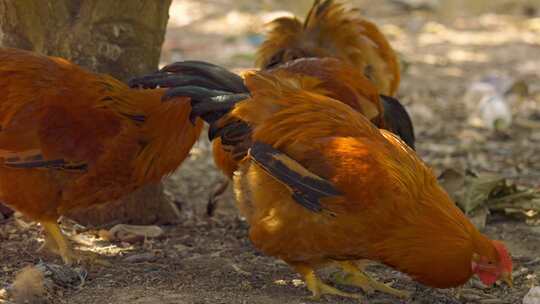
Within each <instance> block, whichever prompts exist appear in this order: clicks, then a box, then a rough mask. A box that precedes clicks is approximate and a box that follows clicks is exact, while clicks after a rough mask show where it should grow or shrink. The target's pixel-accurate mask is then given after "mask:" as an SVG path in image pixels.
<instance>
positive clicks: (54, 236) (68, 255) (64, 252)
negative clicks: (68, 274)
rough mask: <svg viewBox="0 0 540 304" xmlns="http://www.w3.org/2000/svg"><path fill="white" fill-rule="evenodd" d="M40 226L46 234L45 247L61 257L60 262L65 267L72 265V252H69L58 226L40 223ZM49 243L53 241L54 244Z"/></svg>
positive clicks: (52, 223) (68, 246)
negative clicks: (61, 261)
mask: <svg viewBox="0 0 540 304" xmlns="http://www.w3.org/2000/svg"><path fill="white" fill-rule="evenodd" d="M41 225H42V226H43V228H44V229H45V231H46V232H47V237H46V238H45V245H47V246H48V247H49V249H51V250H52V251H57V253H58V254H59V255H60V256H61V257H62V260H63V261H64V263H65V264H66V265H71V264H72V263H73V251H72V250H71V246H70V245H69V241H68V240H67V239H66V237H65V236H64V234H63V233H62V230H60V226H58V223H56V222H41ZM51 241H54V243H52V242H51ZM55 245H56V246H55ZM53 246H54V247H53Z"/></svg>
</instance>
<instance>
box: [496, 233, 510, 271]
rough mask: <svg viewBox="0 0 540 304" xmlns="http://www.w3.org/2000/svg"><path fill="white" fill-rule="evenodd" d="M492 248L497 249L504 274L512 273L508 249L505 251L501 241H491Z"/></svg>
mask: <svg viewBox="0 0 540 304" xmlns="http://www.w3.org/2000/svg"><path fill="white" fill-rule="evenodd" d="M493 246H495V249H497V253H498V254H499V259H500V261H501V265H502V267H503V269H504V270H505V271H506V272H509V273H512V257H511V256H510V253H509V252H508V249H506V245H504V243H503V242H501V241H493Z"/></svg>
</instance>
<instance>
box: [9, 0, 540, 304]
mask: <svg viewBox="0 0 540 304" xmlns="http://www.w3.org/2000/svg"><path fill="white" fill-rule="evenodd" d="M252 2H257V1H226V0H216V1H191V0H190V1H181V0H177V1H174V4H173V7H172V9H171V17H172V18H171V22H170V24H169V31H168V34H167V41H166V42H165V45H164V51H163V57H162V58H163V63H164V64H165V63H168V62H170V61H174V60H179V59H188V58H191V59H204V60H208V61H212V62H216V63H219V64H224V65H226V66H228V67H230V68H249V67H250V66H251V65H252V62H253V58H254V55H253V54H254V50H255V49H256V47H257V41H258V40H259V39H260V36H258V35H257V34H255V33H258V32H260V31H261V25H262V24H263V23H264V21H265V20H266V19H268V18H269V17H270V16H271V15H269V12H271V11H274V10H287V9H290V10H292V11H293V12H294V13H295V14H299V15H300V16H302V15H303V14H304V12H305V11H307V9H308V8H309V5H310V3H311V1H298V2H295V1H289V2H291V3H287V2H285V1H277V0H276V1H261V2H260V3H259V2H257V3H252ZM442 2H444V1H442ZM457 2H459V3H461V2H460V1H457ZM473 2H474V1H473ZM353 3H354V4H355V5H358V6H359V7H361V8H362V11H363V12H364V13H365V15H366V16H367V17H369V18H370V19H372V20H374V21H375V22H376V23H377V24H378V25H380V26H381V28H382V30H383V31H384V32H385V34H387V35H388V37H389V39H390V40H391V43H392V45H394V47H395V49H396V50H397V51H398V52H399V54H400V56H401V58H402V61H403V64H404V69H403V73H402V85H401V89H400V94H399V95H400V98H401V100H402V101H403V102H404V103H405V104H406V105H407V107H408V109H409V110H410V112H411V114H412V116H413V121H414V123H415V128H416V135H417V142H418V147H417V150H418V153H419V154H420V155H421V157H422V158H423V159H424V160H425V161H426V162H427V163H429V164H430V165H431V166H433V168H434V170H435V171H436V172H441V171H442V170H444V169H447V168H458V169H463V168H470V169H472V170H475V171H477V172H495V173H498V174H501V175H503V176H505V177H507V178H509V179H510V180H511V181H514V182H516V183H518V184H520V185H525V186H529V187H538V186H539V185H540V82H539V80H540V59H539V58H540V56H539V54H540V18H539V17H536V18H534V15H535V14H536V11H535V9H536V10H538V9H540V6H534V5H533V4H534V2H532V1H494V2H491V4H490V5H489V6H488V5H487V4H486V7H485V8H482V9H480V11H474V13H471V12H467V10H468V8H467V7H463V8H462V9H458V10H457V12H456V10H454V11H452V14H450V13H449V11H450V9H447V8H445V7H442V8H439V9H435V10H427V11H426V10H420V11H408V10H404V9H402V8H399V7H398V6H396V5H393V4H391V1H380V3H379V2H377V4H376V5H374V2H372V1H353ZM370 3H371V4H370ZM531 3H533V4H531ZM474 9H475V10H477V9H478V8H477V7H475V8H474ZM471 10H473V9H472V8H471ZM530 15H533V16H530ZM492 73H504V74H506V75H508V76H509V77H511V78H514V79H524V80H525V82H526V83H527V84H528V86H529V91H530V94H529V96H528V97H526V98H525V99H523V100H522V101H520V102H518V103H515V104H513V105H512V111H513V115H514V124H513V125H512V127H511V128H510V129H508V130H505V131H504V132H502V133H494V132H493V131H490V130H488V129H484V128H479V127H475V126H472V125H471V124H469V123H468V122H467V119H468V116H469V113H470V111H469V110H467V109H470V108H471V106H474V105H470V104H466V102H465V100H464V98H463V95H464V92H465V91H466V89H467V87H468V86H469V85H470V83H471V82H473V81H474V80H476V79H478V78H479V77H482V76H486V75H490V74H492ZM222 179H223V177H222V176H221V175H220V173H219V172H218V171H217V170H216V169H215V167H214V165H213V163H212V159H211V152H210V145H209V143H208V141H207V139H206V137H205V135H203V136H202V137H201V140H200V142H199V143H198V144H197V145H196V146H195V148H194V150H193V152H192V155H191V157H190V159H189V160H188V161H187V162H186V163H185V164H183V165H182V167H181V168H180V169H179V170H178V172H177V173H175V174H174V175H173V176H171V177H170V178H169V179H168V180H167V181H166V186H167V192H168V193H169V194H170V195H171V196H172V197H174V199H175V200H176V202H177V204H178V206H179V207H180V209H181V212H182V218H181V219H180V220H179V223H178V224H176V225H169V226H164V227H163V228H164V229H165V234H164V235H163V236H162V237H160V238H157V239H148V240H146V241H144V242H141V243H136V244H127V243H110V242H108V241H105V240H102V239H100V238H99V237H98V233H97V230H95V229H90V230H86V231H85V232H83V233H80V234H77V235H76V234H75V233H70V235H71V236H72V237H73V239H76V240H77V244H78V245H77V246H78V247H79V249H80V250H90V251H94V252H97V253H99V254H101V255H102V256H103V258H104V259H106V260H107V261H109V262H110V263H111V264H112V265H111V266H99V265H96V264H92V265H83V267H84V268H85V269H86V270H87V273H88V277H87V278H86V281H85V283H84V285H82V286H81V287H79V288H56V289H55V290H54V291H53V293H52V294H51V296H50V298H49V300H48V301H49V302H51V303H69V304H78V303H80V304H83V303H111V304H118V303H137V304H143V303H148V304H150V303H200V304H203V303H261V304H266V303H267V304H276V303H312V301H311V300H309V299H308V298H307V296H308V295H309V292H308V291H307V289H306V288H305V286H304V285H303V284H302V282H301V281H299V276H298V275H297V274H295V273H294V272H293V271H291V270H290V269H289V268H288V266H287V265H285V264H284V263H283V262H281V261H279V260H276V259H274V258H272V257H267V256H264V255H262V254H261V253H259V252H257V250H256V249H255V248H253V246H252V245H251V244H250V241H249V239H248V237H247V229H248V227H247V224H246V223H245V222H244V221H242V220H241V219H240V218H239V217H238V216H237V213H236V210H235V208H234V204H233V200H232V196H231V194H230V190H229V193H228V195H227V196H226V198H225V199H224V200H223V201H222V203H221V204H220V205H219V206H218V209H217V213H216V215H215V216H214V217H212V218H209V217H207V216H206V215H205V205H206V201H207V198H208V195H209V194H210V192H211V191H212V189H214V188H215V187H216V185H217V184H218V183H219V182H220V181H221V180H222ZM76 228H77V226H76V225H73V224H72V223H69V222H67V223H66V224H65V225H64V229H65V230H67V231H68V232H70V231H75V230H77V229H76ZM485 232H486V233H487V234H488V235H489V236H490V237H492V238H496V239H501V240H503V241H505V242H506V243H507V244H508V246H509V248H510V251H511V252H512V255H513V258H514V263H515V273H514V274H515V278H514V280H515V281H514V282H515V286H514V288H508V287H505V286H504V287H503V286H495V287H492V288H484V287H482V285H481V284H480V283H479V282H478V281H477V280H476V279H473V280H471V281H470V282H469V283H468V284H467V285H466V286H464V288H463V289H461V290H458V289H448V290H436V289H431V288H427V287H424V286H421V285H419V284H418V283H416V282H414V281H412V280H410V279H409V278H408V277H407V276H405V275H402V274H400V273H398V272H396V271H393V270H391V269H389V268H386V267H383V266H378V265H377V266H374V267H372V268H370V270H371V273H372V274H373V275H374V276H375V277H376V278H379V279H380V280H382V281H384V282H393V286H395V287H397V288H403V289H406V290H409V291H411V292H413V296H412V298H411V299H409V300H408V301H402V300H398V299H395V298H392V297H389V296H386V295H382V294H379V293H375V294H373V295H370V296H368V297H367V298H366V299H367V302H369V303H426V304H427V303H430V304H431V303H433V304H436V303H440V304H446V303H479V304H489V303H492V304H497V303H521V299H522V298H523V296H524V295H525V293H526V292H527V291H528V290H529V289H530V288H531V287H532V286H538V285H539V284H540V282H539V281H540V220H539V219H538V218H534V217H530V218H524V217H509V216H506V215H505V214H497V213H494V214H491V215H490V216H489V218H488V223H487V226H486V228H485ZM42 242H43V239H42V237H41V234H40V228H39V226H37V225H36V224H33V223H26V222H24V221H23V220H22V219H15V218H13V217H12V218H10V219H7V220H3V221H1V222H0V261H1V264H0V289H2V288H7V287H8V286H9V285H10V284H11V283H12V282H13V280H14V277H15V274H16V273H17V272H18V271H19V270H20V269H22V268H23V267H25V266H27V265H33V264H36V263H38V262H39V261H40V260H41V259H43V260H45V261H47V262H56V263H60V260H59V259H58V258H57V257H55V256H52V255H46V254H44V253H36V250H37V248H38V247H39V246H40V245H41V244H42ZM133 256H137V257H141V258H140V261H135V262H133V261H131V260H130V259H129V257H132V258H133ZM126 258H128V259H127V260H126ZM328 274H329V273H328V272H325V273H323V277H325V278H328ZM345 289H346V288H345ZM5 301H6V300H2V293H1V292H0V303H4V302H5ZM321 302H322V303H355V301H352V300H349V299H343V298H338V297H326V298H324V299H322V300H321Z"/></svg>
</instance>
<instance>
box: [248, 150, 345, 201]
mask: <svg viewBox="0 0 540 304" xmlns="http://www.w3.org/2000/svg"><path fill="white" fill-rule="evenodd" d="M249 157H250V159H251V160H252V161H253V162H255V163H256V164H257V165H258V166H259V167H261V168H262V169H263V170H264V171H266V172H267V173H269V174H270V175H271V176H272V177H274V178H275V179H276V180H278V181H279V182H281V183H282V184H284V185H285V186H286V187H287V188H289V189H290V190H291V193H292V198H293V199H294V200H295V201H296V202H297V203H299V204H300V205H302V206H304V207H305V208H307V209H309V210H311V211H313V212H321V211H323V210H324V208H323V207H322V205H321V199H324V198H327V197H335V196H340V195H342V193H341V192H340V191H339V190H338V189H336V188H335V187H334V185H333V184H332V183H330V182H328V181H327V180H325V179H323V178H320V177H319V176H317V175H315V174H313V173H311V172H310V171H309V170H307V169H306V168H304V167H303V166H302V165H301V164H299V163H298V162H296V161H295V160H294V159H292V158H290V157H289V156H287V155H286V154H284V153H282V152H281V151H279V150H277V149H275V148H273V147H272V146H270V145H268V144H265V143H262V142H255V143H254V144H253V146H252V147H251V149H250V150H249Z"/></svg>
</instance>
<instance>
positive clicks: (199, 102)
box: [141, 63, 512, 298]
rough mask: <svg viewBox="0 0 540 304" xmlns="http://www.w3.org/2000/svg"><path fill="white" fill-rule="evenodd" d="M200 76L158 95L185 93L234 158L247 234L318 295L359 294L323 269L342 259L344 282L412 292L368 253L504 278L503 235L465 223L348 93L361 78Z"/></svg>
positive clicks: (408, 264)
mask: <svg viewBox="0 0 540 304" xmlns="http://www.w3.org/2000/svg"><path fill="white" fill-rule="evenodd" d="M179 66H181V63H180V64H177V65H176V66H175V67H176V68H177V69H178V70H181V69H180V68H179ZM213 70H214V71H216V70H217V69H213ZM200 75H202V74H200ZM339 75H344V73H340V74H339ZM167 76H168V77H170V75H167ZM177 77H178V79H177V82H178V83H181V81H180V78H182V75H181V74H179V75H177ZM184 77H185V78H186V79H190V80H192V76H190V75H185V76H184ZM202 78H203V79H197V80H196V81H186V82H188V83H189V84H188V85H181V84H180V85H178V86H174V88H171V89H170V90H169V91H168V92H167V93H166V94H165V98H166V99H169V98H174V97H175V96H188V97H190V98H191V104H192V114H191V117H192V119H194V118H195V117H200V118H202V119H203V120H205V121H206V122H208V123H209V124H210V131H209V136H210V138H220V139H221V141H222V142H223V144H224V147H225V148H226V149H227V150H228V151H230V153H231V155H232V156H233V157H234V159H235V160H237V161H238V170H237V171H236V172H235V174H234V188H235V194H236V201H237V206H238V208H239V209H240V211H241V213H242V214H243V216H245V217H246V219H247V221H248V222H249V224H250V231H249V236H250V239H251V240H252V242H253V244H254V245H255V247H257V248H258V249H260V250H261V251H262V252H264V253H265V254H268V255H271V256H274V257H276V258H279V259H282V260H283V261H285V262H286V263H287V264H289V265H290V266H291V267H292V268H293V269H294V270H296V271H297V272H298V273H299V274H300V275H302V277H303V278H304V280H305V282H306V285H307V288H308V289H309V290H310V291H311V292H312V294H313V297H314V298H319V297H320V296H322V295H325V294H331V295H339V296H345V297H353V298H359V297H360V296H359V295H357V294H352V293H346V292H344V291H341V290H338V289H337V288H334V287H331V286H330V285H327V284H326V283H324V282H323V281H321V280H320V279H319V278H318V276H317V275H316V270H317V269H319V268H321V267H324V266H326V265H329V264H335V265H337V266H339V267H340V268H341V270H342V272H343V277H342V280H341V281H342V283H344V284H348V285H352V286H356V287H360V288H362V289H363V290H364V291H366V292H371V291H374V290H378V291H381V292H386V293H390V294H393V295H395V296H399V297H407V296H408V293H407V292H405V291H399V290H396V289H393V288H391V287H389V286H388V285H386V284H384V283H381V282H377V281H375V280H373V279H372V278H370V277H369V276H368V275H367V273H366V272H365V270H364V269H363V267H361V265H360V264H361V263H359V262H358V261H363V260H371V261H377V262H380V263H383V264H385V265H387V266H389V267H392V268H395V269H397V270H399V271H401V272H404V273H406V274H408V275H409V276H410V277H411V278H412V279H414V280H416V281H418V282H420V283H423V284H426V285H428V286H432V287H435V288H448V287H454V286H460V285H462V284H464V283H465V282H467V281H468V280H469V279H470V278H471V277H472V276H473V275H478V277H479V278H480V280H482V282H484V283H485V284H488V285H491V284H493V283H494V282H495V281H496V280H498V279H503V280H505V281H506V282H508V283H509V284H511V280H512V276H511V274H512V261H511V257H510V254H509V253H508V251H507V249H506V247H505V245H504V244H503V243H502V242H500V241H495V240H491V239H489V238H488V237H487V236H485V235H483V234H482V233H480V232H479V231H478V230H477V229H476V228H475V227H474V226H473V225H472V223H471V222H470V221H469V219H467V217H466V216H465V215H464V214H463V213H462V212H461V211H460V210H459V209H458V208H457V207H456V205H455V204H454V202H452V200H451V199H450V197H449V196H448V194H447V193H446V192H445V191H444V190H443V189H442V188H441V187H440V186H439V184H438V183H437V179H436V178H435V176H434V175H433V172H432V171H431V170H430V169H429V168H428V167H427V166H426V165H425V164H424V163H423V162H422V160H421V159H420V158H419V157H418V156H417V155H416V154H415V152H414V151H413V150H412V149H411V148H410V147H408V146H407V145H406V144H405V143H404V142H403V141H401V140H400V139H399V138H398V137H397V136H395V135H394V134H392V133H391V132H388V131H386V130H384V129H379V128H377V127H376V126H375V125H374V124H373V123H372V121H370V119H369V118H370V117H371V116H369V115H368V116H366V115H363V114H362V112H360V111H358V110H357V109H355V108H354V107H352V106H351V105H350V104H349V101H350V100H356V101H357V102H358V104H360V105H361V108H362V109H363V108H364V105H365V106H366V107H368V106H369V105H377V104H378V102H377V100H376V98H377V95H376V94H373V92H377V90H376V88H375V87H374V85H373V84H372V83H371V82H369V81H367V79H365V78H363V77H360V78H357V77H354V78H351V79H349V80H350V82H346V83H347V85H348V86H347V88H348V89H349V90H350V92H347V93H345V91H342V92H343V94H334V95H331V96H330V95H328V91H327V89H326V87H325V82H324V81H321V78H314V77H310V76H306V75H299V74H297V73H294V72H291V71H287V70H271V71H261V72H251V73H249V74H247V75H245V86H246V89H247V92H248V93H245V92H241V93H238V91H237V90H234V89H231V90H227V89H224V86H223V85H221V86H219V89H217V88H216V87H217V85H216V83H214V80H216V78H213V79H211V81H207V80H206V79H204V78H205V77H202ZM203 80H204V81H203ZM141 82H143V81H141ZM340 83H342V82H340ZM155 84H159V81H156V79H154V80H153V85H155ZM364 114H365V113H364Z"/></svg>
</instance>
